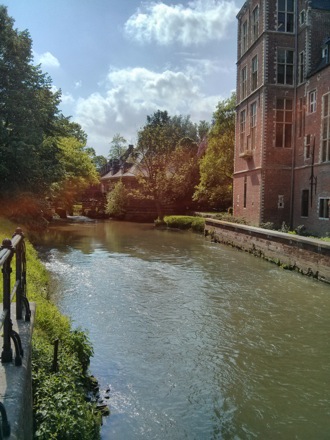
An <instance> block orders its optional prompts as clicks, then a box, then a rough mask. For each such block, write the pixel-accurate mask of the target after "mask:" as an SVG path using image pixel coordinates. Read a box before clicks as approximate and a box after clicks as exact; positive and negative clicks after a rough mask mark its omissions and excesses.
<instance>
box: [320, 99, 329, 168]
mask: <svg viewBox="0 0 330 440" xmlns="http://www.w3.org/2000/svg"><path fill="white" fill-rule="evenodd" d="M321 161H322V162H328V161H330V93H327V94H326V95H324V96H323V97H322V144H321Z"/></svg>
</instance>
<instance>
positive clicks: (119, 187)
mask: <svg viewBox="0 0 330 440" xmlns="http://www.w3.org/2000/svg"><path fill="white" fill-rule="evenodd" d="M126 208H127V190H126V188H125V185H124V184H123V182H121V181H120V182H118V183H116V185H115V186H114V188H113V190H112V191H110V192H109V193H108V194H107V203H106V207H105V212H106V213H107V214H109V215H110V216H111V217H115V218H118V219H122V218H124V216H125V214H126Z"/></svg>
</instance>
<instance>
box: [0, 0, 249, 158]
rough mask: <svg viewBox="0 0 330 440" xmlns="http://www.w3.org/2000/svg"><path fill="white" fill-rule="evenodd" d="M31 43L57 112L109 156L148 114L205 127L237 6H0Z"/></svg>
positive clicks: (5, 0) (20, 2) (223, 94)
mask: <svg viewBox="0 0 330 440" xmlns="http://www.w3.org/2000/svg"><path fill="white" fill-rule="evenodd" d="M0 2H1V3H2V4H4V5H6V6H7V7H8V14H9V15H10V16H11V17H13V18H14V20H15V28H17V29H18V30H24V29H27V30H28V31H29V33H30V35H31V38H32V41H33V52H34V62H35V64H39V63H41V67H42V70H43V71H44V72H47V73H48V74H49V75H50V77H51V78H52V81H53V85H54V87H56V88H57V89H61V91H62V103H61V110H62V111H63V114H64V115H65V116H72V120H73V121H76V122H78V123H79V124H80V125H81V126H82V128H83V129H84V130H85V131H86V133H87V135H88V146H90V147H93V148H94V149H95V150H96V152H97V154H102V155H104V156H107V155H108V152H109V148H110V142H111V140H112V138H113V136H114V135H116V134H117V133H119V134H121V135H122V136H124V137H125V138H126V140H127V141H128V143H132V144H135V142H136V135H137V131H138V130H139V129H140V128H142V127H143V126H144V124H145V121H146V117H147V115H151V114H153V112H154V111H156V110H158V109H160V110H167V111H168V112H169V114H170V115H175V114H182V115H190V116H191V120H192V121H193V122H196V123H198V122H199V121H200V120H207V121H211V118H212V114H213V112H214V111H215V109H216V105H217V103H218V102H219V101H220V100H222V99H225V98H227V97H229V96H230V95H231V92H232V91H233V90H234V89H235V82H236V38H237V30H236V28H237V23H236V14H237V12H238V10H239V9H240V8H241V6H242V5H243V3H244V1H243V0H192V1H185V0H181V1H176V0H172V1H170V0H169V1H168V0H162V1H157V2H154V1H140V0H28V1H27V0H2V1H1V0H0Z"/></svg>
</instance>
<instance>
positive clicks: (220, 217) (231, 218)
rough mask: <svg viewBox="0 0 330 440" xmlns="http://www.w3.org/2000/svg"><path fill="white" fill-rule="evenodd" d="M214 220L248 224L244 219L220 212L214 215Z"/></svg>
mask: <svg viewBox="0 0 330 440" xmlns="http://www.w3.org/2000/svg"><path fill="white" fill-rule="evenodd" d="M214 218H215V219H217V220H223V221H224V222H230V223H237V224H241V225H247V224H248V222H247V221H246V219H245V218H244V217H234V216H233V215H232V214H229V213H228V212H220V213H218V214H215V215H214Z"/></svg>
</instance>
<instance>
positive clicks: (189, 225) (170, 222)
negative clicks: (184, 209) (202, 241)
mask: <svg viewBox="0 0 330 440" xmlns="http://www.w3.org/2000/svg"><path fill="white" fill-rule="evenodd" d="M164 222H165V224H166V226H167V227H169V228H177V229H185V230H187V229H191V230H193V231H194V232H202V233H203V232H204V227H205V220H204V218H202V217H194V216H188V215H169V216H165V217H164Z"/></svg>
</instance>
